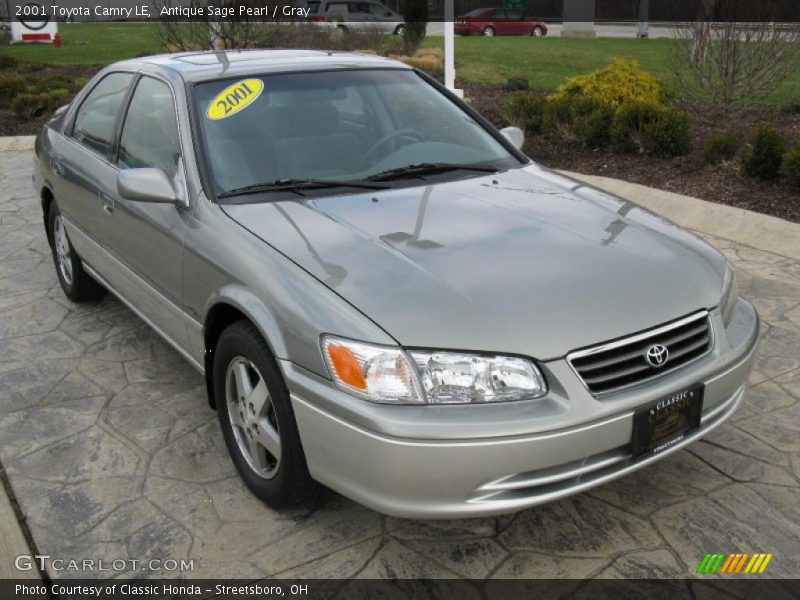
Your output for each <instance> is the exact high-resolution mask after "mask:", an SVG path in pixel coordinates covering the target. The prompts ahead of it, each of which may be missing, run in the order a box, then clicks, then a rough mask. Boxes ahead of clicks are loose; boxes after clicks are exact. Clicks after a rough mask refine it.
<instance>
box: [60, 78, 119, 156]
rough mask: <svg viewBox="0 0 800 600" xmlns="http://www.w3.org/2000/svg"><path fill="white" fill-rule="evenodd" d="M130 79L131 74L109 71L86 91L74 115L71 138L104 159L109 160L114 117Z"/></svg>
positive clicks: (112, 146) (114, 132)
mask: <svg viewBox="0 0 800 600" xmlns="http://www.w3.org/2000/svg"><path fill="white" fill-rule="evenodd" d="M132 80H133V74H132V73H109V74H108V75H106V76H105V77H104V78H103V79H102V80H101V81H100V82H99V83H98V84H97V85H96V86H95V87H94V89H92V91H91V92H89V95H88V96H86V99H85V100H84V101H83V102H82V103H81V106H80V108H79V109H78V113H77V114H76V115H75V123H74V125H73V126H72V137H73V138H74V139H75V141H76V142H78V143H79V144H81V145H82V146H85V147H86V148H89V149H90V150H92V151H93V152H96V153H97V154H99V155H100V156H102V157H103V158H105V159H106V160H111V154H112V151H113V148H114V137H115V135H116V130H117V120H118V119H119V113H120V110H121V108H122V103H123V101H124V100H125V96H126V94H127V93H128V88H129V87H130V84H131V81H132Z"/></svg>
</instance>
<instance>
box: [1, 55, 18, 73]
mask: <svg viewBox="0 0 800 600" xmlns="http://www.w3.org/2000/svg"><path fill="white" fill-rule="evenodd" d="M18 62H19V61H18V60H17V59H16V58H14V57H13V56H10V55H8V54H0V69H13V68H14V67H16V66H17V63H18Z"/></svg>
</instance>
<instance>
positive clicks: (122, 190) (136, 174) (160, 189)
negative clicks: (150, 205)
mask: <svg viewBox="0 0 800 600" xmlns="http://www.w3.org/2000/svg"><path fill="white" fill-rule="evenodd" d="M117 192H119V195H120V196H122V197H123V198H127V199H128V200H135V201H137V202H155V203H158V204H174V203H176V202H178V194H176V193H175V188H174V187H172V182H171V181H170V180H169V178H168V177H167V174H166V173H164V171H162V170H161V169H126V170H124V171H120V173H119V175H118V176H117Z"/></svg>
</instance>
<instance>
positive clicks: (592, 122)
mask: <svg viewBox="0 0 800 600" xmlns="http://www.w3.org/2000/svg"><path fill="white" fill-rule="evenodd" d="M613 120H614V109H613V108H612V107H611V106H609V105H608V104H606V103H604V102H602V101H600V100H597V99H596V98H587V97H583V96H565V97H561V98H559V97H555V98H554V97H552V96H551V97H550V98H548V100H547V102H546V103H545V105H544V111H543V113H542V132H543V133H545V134H547V135H550V136H557V137H562V138H565V139H572V140H575V141H577V142H579V143H580V144H581V145H582V146H584V147H586V148H601V147H603V146H608V145H609V143H610V142H611V124H612V122H613Z"/></svg>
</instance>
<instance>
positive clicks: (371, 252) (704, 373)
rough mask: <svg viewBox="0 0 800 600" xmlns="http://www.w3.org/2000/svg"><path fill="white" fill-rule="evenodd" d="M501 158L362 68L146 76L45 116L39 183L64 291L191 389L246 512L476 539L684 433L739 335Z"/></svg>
mask: <svg viewBox="0 0 800 600" xmlns="http://www.w3.org/2000/svg"><path fill="white" fill-rule="evenodd" d="M521 145H522V135H521V132H520V131H519V130H515V129H506V130H503V131H497V130H495V129H494V128H493V127H492V126H491V125H490V124H489V123H487V121H486V120H485V119H483V118H482V117H481V116H480V115H479V114H477V113H476V112H475V111H474V110H472V109H471V108H470V107H469V106H467V105H466V104H464V103H463V102H462V101H460V100H459V99H458V98H456V97H455V96H453V95H452V94H451V93H449V92H448V91H447V90H445V89H444V88H443V87H442V86H440V85H439V84H438V83H437V82H435V81H433V80H431V79H430V78H428V77H427V76H425V75H424V74H422V73H419V72H417V71H415V70H413V69H411V68H409V67H408V66H406V65H403V64H401V63H398V62H394V61H391V60H387V59H384V58H379V57H374V56H373V57H370V56H360V55H355V54H342V53H328V52H315V51H290V50H285V51H245V52H231V53H227V54H220V53H200V54H179V55H166V56H158V57H147V58H142V59H137V60H132V61H125V62H120V63H117V64H114V65H111V66H109V67H107V68H105V69H104V70H103V71H101V72H100V73H99V74H98V75H97V76H95V77H94V78H93V79H92V80H91V81H90V82H89V83H88V85H87V86H86V88H85V89H84V90H83V91H82V92H81V93H80V94H78V96H77V97H76V98H75V100H74V101H73V102H72V103H71V104H70V105H69V106H68V107H66V108H64V109H61V110H59V111H58V112H57V114H56V115H55V117H54V118H53V119H52V120H51V121H50V122H48V123H47V124H46V125H45V127H44V128H43V130H42V131H41V133H40V134H39V136H38V137H37V140H36V170H35V175H34V185H35V188H36V193H37V196H38V197H39V198H40V199H41V207H42V215H43V219H44V224H45V229H46V232H47V236H48V239H49V240H50V243H51V246H52V249H53V259H54V262H55V267H56V272H57V274H58V278H59V281H60V282H61V286H62V288H63V290H64V293H65V294H66V295H67V296H68V297H69V298H70V299H71V300H73V301H75V302H81V301H90V300H92V299H95V298H97V297H99V296H100V295H102V294H103V293H104V292H105V291H106V290H110V291H112V292H113V293H114V294H116V295H117V296H119V298H120V299H121V300H122V301H123V302H125V303H126V304H127V305H129V306H130V307H131V309H132V310H134V311H135V312H136V313H137V314H139V315H140V316H141V317H142V319H144V320H145V321H146V322H147V323H148V324H149V325H151V326H152V327H153V328H154V329H155V330H156V331H157V332H158V333H159V334H161V335H162V336H163V337H164V338H165V339H166V340H167V341H168V342H169V343H170V344H172V345H173V346H174V347H175V348H176V349H177V351H178V352H180V353H181V354H182V355H183V356H184V357H185V358H186V360H188V361H189V362H191V363H192V364H193V365H194V366H195V367H196V368H197V369H198V370H200V371H201V372H202V373H204V374H205V380H206V382H207V389H208V399H209V402H210V403H211V405H212V406H213V407H215V408H216V410H217V412H218V415H219V421H220V424H221V427H222V432H223V434H224V437H225V442H226V444H227V447H228V449H229V451H230V454H231V457H232V459H233V461H234V463H235V464H236V467H237V469H238V470H239V473H240V474H241V476H242V478H243V479H244V481H245V482H246V484H247V485H248V486H249V488H250V489H251V490H252V492H253V493H254V494H255V495H256V496H258V497H259V498H261V499H262V500H264V501H265V502H268V503H269V504H271V505H272V506H275V507H285V506H290V505H294V504H297V503H300V502H304V501H306V500H307V499H309V498H310V497H311V496H312V495H313V494H314V493H315V490H317V489H318V483H321V484H324V485H326V486H329V487H331V488H333V489H335V490H337V491H339V492H341V493H342V494H344V495H346V496H349V497H351V498H353V499H355V500H357V501H359V502H361V503H363V504H365V505H367V506H370V507H372V508H374V509H376V510H379V511H382V512H385V513H389V514H393V515H401V516H415V517H441V518H447V517H458V516H476V515H488V514H498V513H504V512H510V511H515V510H519V509H522V508H524V507H529V506H533V505H536V504H540V503H543V502H547V501H550V500H553V499H556V498H560V497H562V496H565V495H568V494H572V493H576V492H579V491H582V490H585V489H587V488H590V487H592V486H596V485H599V484H602V483H604V482H606V481H609V480H611V479H614V478H616V477H620V476H622V475H625V474H627V473H629V472H631V471H633V470H635V469H639V468H643V467H645V466H647V465H649V464H650V463H652V462H653V461H656V460H659V459H661V458H662V457H664V456H667V455H669V454H670V453H672V452H675V451H677V450H678V449H679V448H682V447H684V446H686V445H687V444H690V443H692V442H693V441H694V440H697V439H698V438H699V437H701V436H703V435H705V434H706V433H708V432H709V431H711V430H712V429H714V428H715V427H717V426H718V425H719V424H720V423H722V422H723V421H724V420H725V419H727V418H728V417H730V416H731V414H733V413H734V411H736V409H737V408H738V407H739V406H740V404H741V403H742V399H743V396H744V393H745V382H746V381H747V377H748V373H749V372H750V369H751V366H752V362H753V355H754V351H755V347H756V342H757V337H758V316H757V314H756V311H755V310H754V308H753V306H752V305H751V304H750V303H748V302H747V301H746V300H744V299H742V298H740V297H739V296H738V293H737V286H736V277H735V275H734V272H733V269H732V268H731V266H730V265H729V264H728V263H727V261H726V260H725V257H724V256H723V255H722V254H721V253H720V252H718V251H717V250H715V249H714V248H712V247H710V246H709V245H707V244H706V243H704V242H703V241H701V240H700V239H698V238H697V237H695V236H694V235H693V234H691V233H689V232H687V231H684V230H682V229H680V228H679V227H677V226H675V225H674V224H673V223H670V222H668V221H666V220H664V219H663V218H661V217H659V216H657V215H654V214H652V213H650V212H648V211H646V210H644V209H642V208H640V207H638V206H636V205H634V204H631V203H629V202H625V201H623V200H621V199H619V198H616V197H614V196H610V195H608V194H606V193H604V192H602V191H599V190H597V189H594V188H591V187H587V186H585V185H583V184H580V183H578V182H576V181H573V180H571V179H568V178H566V177H563V176H561V175H559V174H557V173H554V172H552V171H549V170H547V169H545V168H542V167H540V166H538V165H537V164H535V163H533V162H531V161H530V160H529V159H528V158H527V157H526V156H525V155H524V154H522V153H521V151H520V149H519V148H520V147H521Z"/></svg>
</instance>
